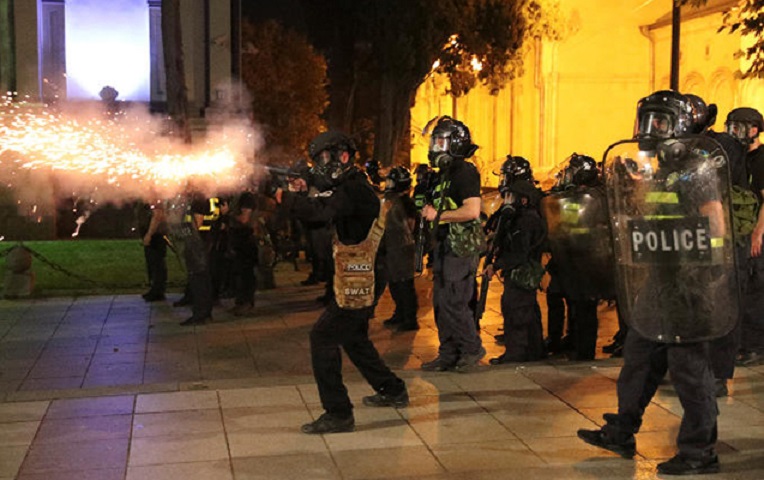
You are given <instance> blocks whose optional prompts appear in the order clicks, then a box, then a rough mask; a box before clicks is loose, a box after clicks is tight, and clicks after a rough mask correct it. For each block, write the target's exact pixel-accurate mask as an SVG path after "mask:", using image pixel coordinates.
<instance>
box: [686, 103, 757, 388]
mask: <svg viewBox="0 0 764 480" xmlns="http://www.w3.org/2000/svg"><path fill="white" fill-rule="evenodd" d="M686 96H687V98H688V99H689V100H690V105H691V106H692V116H693V119H692V125H693V133H695V134H698V135H707V136H709V137H710V138H713V139H714V140H716V141H717V142H718V143H719V145H721V146H722V148H723V149H724V151H725V152H726V154H727V158H728V159H729V165H730V182H731V183H732V189H733V194H732V198H731V200H732V209H733V218H732V226H733V228H734V229H735V232H734V233H735V257H736V261H737V266H738V282H739V284H740V290H741V293H743V294H744V293H745V291H746V278H747V276H748V263H749V258H750V243H751V238H750V232H748V231H747V230H746V231H741V230H739V228H738V225H737V223H738V222H737V221H736V220H737V217H736V216H735V203H736V196H735V191H738V190H739V191H745V192H750V191H751V190H750V189H751V185H750V181H749V179H748V173H747V171H748V168H747V167H746V161H745V149H744V148H743V145H742V144H741V143H740V142H739V141H736V140H735V139H734V138H733V137H732V136H731V135H729V134H728V133H726V132H722V133H720V132H715V131H713V130H711V127H712V126H713V125H714V123H716V115H717V107H716V105H715V104H713V103H712V104H710V105H709V104H706V102H705V100H703V99H702V98H700V97H699V96H697V95H694V94H691V93H689V94H686ZM741 300H742V301H743V305H744V303H745V297H744V296H742V295H741ZM744 311H745V308H744V307H743V308H741V309H740V313H741V317H742V314H743V312H744ZM739 336H740V325H739V322H738V325H737V326H736V327H735V329H733V330H732V331H731V332H730V333H728V334H727V335H725V336H723V337H720V338H717V339H714V340H712V341H711V352H710V355H711V368H712V369H713V372H714V378H715V384H716V387H715V388H716V396H717V397H724V396H726V395H728V394H729V391H728V388H727V381H728V380H729V379H731V378H732V377H733V376H734V373H735V357H736V355H737V353H738V349H739V346H740V345H739V344H740V341H739Z"/></svg>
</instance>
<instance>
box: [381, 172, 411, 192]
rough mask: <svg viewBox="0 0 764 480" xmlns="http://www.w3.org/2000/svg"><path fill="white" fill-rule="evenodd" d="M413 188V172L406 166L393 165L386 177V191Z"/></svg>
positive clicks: (403, 190)
mask: <svg viewBox="0 0 764 480" xmlns="http://www.w3.org/2000/svg"><path fill="white" fill-rule="evenodd" d="M409 188H411V172H410V171H409V169H408V168H406V167H401V166H398V167H393V168H391V169H390V171H389V172H388V173H387V176H386V177H385V191H386V192H396V193H401V192H405V191H406V190H408V189H409Z"/></svg>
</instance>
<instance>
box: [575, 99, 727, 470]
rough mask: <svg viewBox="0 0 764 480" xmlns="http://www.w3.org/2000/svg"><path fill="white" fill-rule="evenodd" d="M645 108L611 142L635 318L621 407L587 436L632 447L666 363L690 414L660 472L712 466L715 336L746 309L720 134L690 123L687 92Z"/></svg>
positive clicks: (619, 270)
mask: <svg viewBox="0 0 764 480" xmlns="http://www.w3.org/2000/svg"><path fill="white" fill-rule="evenodd" d="M637 116H638V118H637V121H638V136H637V139H636V140H633V141H632V140H630V141H623V142H618V143H616V144H614V145H613V146H611V147H610V148H609V149H608V152H607V153H606V157H607V165H606V169H607V171H608V172H609V175H608V177H607V187H608V188H607V194H608V200H609V206H610V207H611V210H610V217H611V229H612V232H613V241H614V242H613V247H614V249H615V251H616V255H615V258H616V276H617V282H616V286H617V289H618V302H619V304H620V311H621V313H623V314H624V316H625V321H626V322H627V323H628V324H629V327H630V329H629V333H628V335H627V336H626V344H625V346H624V354H623V359H624V363H623V368H622V369H621V372H620V375H619V377H618V382H617V392H618V413H617V414H606V415H605V420H606V422H607V423H606V424H605V425H604V426H603V427H602V428H601V429H600V430H579V431H578V436H579V437H580V438H581V439H582V440H584V441H585V442H587V443H589V444H592V445H596V446H598V447H601V448H605V449H607V450H611V451H613V452H615V453H618V454H620V455H621V456H623V457H627V458H631V457H632V456H633V455H634V454H635V452H636V441H635V437H634V434H635V433H636V432H638V431H639V428H640V426H641V423H642V415H643V413H644V409H645V407H646V405H647V404H648V403H649V402H650V400H651V399H652V397H653V395H654V394H655V392H656V390H657V388H658V384H659V383H660V381H661V379H662V378H663V376H664V375H665V372H666V370H668V371H669V372H670V374H671V381H672V383H673V384H674V389H675V390H676V393H677V395H678V396H679V400H680V402H681V403H682V406H683V407H684V414H683V416H682V422H681V425H680V428H679V434H678V436H677V446H678V450H679V453H678V454H677V455H676V456H674V457H673V458H671V459H670V460H668V461H666V462H663V463H661V464H659V465H658V472H659V473H663V474H667V475H684V474H702V473H714V472H718V471H719V460H718V457H717V456H716V452H715V450H714V445H715V443H716V435H717V425H716V422H717V420H716V418H717V415H718V409H717V406H716V398H715V396H714V379H713V375H712V372H711V368H710V364H709V360H708V349H709V343H708V341H709V340H711V339H713V338H719V337H721V336H723V335H725V334H726V333H728V332H729V331H730V330H731V329H732V328H733V327H734V325H735V323H736V321H737V316H738V305H737V288H738V285H737V272H736V270H735V264H734V252H733V245H732V243H733V242H732V233H731V228H730V225H729V220H728V219H729V206H728V204H727V203H726V198H727V195H728V192H727V185H728V182H729V179H728V175H729V166H728V161H727V158H726V155H725V153H724V150H723V149H721V148H720V146H719V144H718V143H716V142H714V141H713V140H711V139H710V138H708V137H705V136H693V135H691V134H690V133H691V131H692V130H691V129H692V108H691V106H690V102H689V100H688V99H687V97H685V96H684V95H681V94H680V93H678V92H674V91H658V92H655V93H653V94H651V95H650V96H648V97H645V98H644V99H642V100H641V101H640V102H639V104H638V107H637ZM635 167H636V168H635ZM634 170H636V172H635V171H634Z"/></svg>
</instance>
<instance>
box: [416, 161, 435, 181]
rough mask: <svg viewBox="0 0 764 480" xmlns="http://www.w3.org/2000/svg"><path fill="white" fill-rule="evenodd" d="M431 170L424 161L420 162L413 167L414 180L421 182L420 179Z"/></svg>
mask: <svg viewBox="0 0 764 480" xmlns="http://www.w3.org/2000/svg"><path fill="white" fill-rule="evenodd" d="M431 171H432V169H431V168H430V166H429V165H427V164H426V163H420V164H419V165H417V166H416V168H415V169H414V175H416V181H417V182H421V181H422V179H423V178H424V177H425V176H427V175H429V174H430V172H431Z"/></svg>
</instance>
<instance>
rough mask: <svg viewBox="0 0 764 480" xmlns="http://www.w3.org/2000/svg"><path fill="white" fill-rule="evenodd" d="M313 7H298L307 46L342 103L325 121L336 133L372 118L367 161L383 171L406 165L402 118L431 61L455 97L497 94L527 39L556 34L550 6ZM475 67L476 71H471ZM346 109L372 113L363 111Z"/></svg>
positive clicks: (459, 1) (505, 0) (517, 1)
mask: <svg viewBox="0 0 764 480" xmlns="http://www.w3.org/2000/svg"><path fill="white" fill-rule="evenodd" d="M311 3H313V5H311ZM321 3H322V5H321V6H320V7H317V6H315V2H310V1H308V0H305V1H304V2H303V7H304V8H305V9H306V11H308V12H309V18H315V19H316V21H315V23H314V25H313V28H314V31H313V32H312V33H313V38H314V39H316V41H317V44H318V45H319V46H320V48H322V49H324V50H325V51H327V55H328V58H329V59H330V61H331V63H334V64H335V65H334V68H333V67H330V79H331V81H332V94H331V95H332V97H331V100H332V103H334V102H335V100H336V101H337V102H348V103H345V104H344V105H343V107H344V108H335V105H333V106H332V109H330V112H334V115H331V116H330V118H329V119H328V120H329V122H330V124H334V125H339V126H340V128H342V127H344V126H347V125H348V123H352V125H353V126H356V125H357V124H358V117H353V115H352V114H351V113H352V112H353V111H356V112H358V111H361V112H362V113H361V114H362V115H364V114H365V115H368V116H370V117H371V118H373V119H374V125H375V127H374V132H373V133H374V135H373V140H374V157H375V158H376V159H377V160H378V161H379V162H380V163H381V164H383V165H390V164H392V163H407V161H406V159H405V158H403V156H404V155H407V153H408V150H409V145H408V135H407V133H408V131H409V128H410V115H409V111H410V108H411V106H412V104H413V101H414V96H415V95H416V91H417V89H418V88H419V86H420V85H421V84H422V82H423V81H424V80H425V79H426V78H427V76H428V75H429V74H430V72H431V71H432V70H433V66H434V64H435V62H436V61H438V64H439V66H438V70H439V71H441V72H443V73H445V74H447V75H448V76H449V77H450V80H451V85H452V93H453V94H455V95H463V94H465V93H467V92H468V91H469V90H470V89H471V88H473V87H474V86H475V85H477V84H478V83H482V84H485V85H488V86H489V87H491V88H492V89H498V88H501V86H503V85H504V84H505V83H506V80H507V79H511V78H513V77H515V76H517V75H519V74H520V73H521V72H522V60H523V55H522V54H523V53H524V45H526V41H527V40H528V39H529V38H531V37H534V36H539V35H548V34H550V33H551V34H553V35H555V34H556V32H557V30H556V27H555V26H554V25H553V22H552V21H550V20H549V17H548V16H547V15H546V13H547V11H548V9H547V8H546V7H547V6H549V5H555V4H556V1H555V0H385V1H379V0H334V1H331V2H321ZM311 9H312V10H311ZM475 62H479V64H480V65H481V68H480V69H475V68H472V65H474V64H475ZM339 65H342V68H339ZM335 78H336V79H337V81H335ZM349 102H356V103H357V104H360V103H362V102H364V103H366V104H368V103H373V104H374V106H373V107H371V108H366V109H364V108H362V106H361V105H355V106H354V105H351V104H349ZM349 117H352V118H353V121H352V122H348V118H349ZM356 133H359V132H356ZM357 136H359V135H357Z"/></svg>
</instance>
